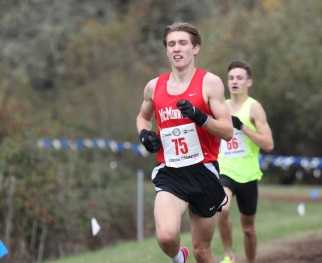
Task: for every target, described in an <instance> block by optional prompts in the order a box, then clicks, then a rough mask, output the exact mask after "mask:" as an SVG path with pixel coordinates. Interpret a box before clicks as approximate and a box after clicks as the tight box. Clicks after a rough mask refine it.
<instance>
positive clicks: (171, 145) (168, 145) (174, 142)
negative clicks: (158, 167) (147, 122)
mask: <svg viewBox="0 0 322 263" xmlns="http://www.w3.org/2000/svg"><path fill="white" fill-rule="evenodd" d="M160 137H161V141H162V146H163V150H164V160H165V163H166V165H167V166H169V167H175V168H178V167H184V166H188V165H192V164H196V163H199V162H201V161H202V160H203V159H204V155H203V152H202V149H201V145H200V141H199V137H198V134H197V129H196V125H195V124H194V123H189V124H184V125H179V126H175V127H170V128H164V129H161V130H160Z"/></svg>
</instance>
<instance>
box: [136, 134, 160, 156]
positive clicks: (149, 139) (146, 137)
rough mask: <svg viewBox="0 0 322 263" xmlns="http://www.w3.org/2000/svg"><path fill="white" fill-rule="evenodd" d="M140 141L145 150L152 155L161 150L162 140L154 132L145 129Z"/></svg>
mask: <svg viewBox="0 0 322 263" xmlns="http://www.w3.org/2000/svg"><path fill="white" fill-rule="evenodd" d="M139 139H140V142H141V143H142V144H143V145H144V147H145V149H146V150H147V151H148V152H150V153H155V152H157V151H159V149H160V148H161V141H160V138H159V136H158V135H157V134H156V133H155V132H154V131H148V130H146V129H143V130H142V131H141V132H140V135H139Z"/></svg>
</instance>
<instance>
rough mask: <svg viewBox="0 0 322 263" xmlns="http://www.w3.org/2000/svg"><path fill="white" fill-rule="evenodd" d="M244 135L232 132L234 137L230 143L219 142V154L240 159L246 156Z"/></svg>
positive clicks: (235, 131)
mask: <svg viewBox="0 0 322 263" xmlns="http://www.w3.org/2000/svg"><path fill="white" fill-rule="evenodd" d="M244 136H245V135H244V134H243V132H241V131H239V130H236V129H235V130H234V136H233V138H232V139H231V140H230V141H228V142H227V141H225V140H221V142H220V153H221V154H222V155H223V156H225V157H231V158H234V157H242V156H244V155H246V147H245V141H244Z"/></svg>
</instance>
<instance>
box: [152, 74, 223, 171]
mask: <svg viewBox="0 0 322 263" xmlns="http://www.w3.org/2000/svg"><path fill="white" fill-rule="evenodd" d="M206 73H207V72H206V71H205V70H203V69H197V70H196V71H195V73H194V76H193V78H192V80H191V82H190V84H189V87H188V88H187V89H186V90H185V91H184V92H183V93H182V94H179V95H171V94H169V93H168V92H167V81H168V79H169V77H170V73H169V72H168V73H163V74H161V75H160V76H159V79H158V81H157V84H156V87H155V90H154V97H153V107H154V112H155V118H156V124H157V132H158V133H159V134H160V138H161V141H162V147H161V149H160V150H159V151H158V153H157V155H156V159H157V161H158V162H159V163H165V164H166V165H167V166H169V167H176V168H178V167H184V166H188V165H192V164H196V163H200V162H203V163H209V162H212V161H215V160H217V156H218V151H219V143H220V140H219V138H218V137H216V136H214V135H212V134H210V133H209V132H208V131H207V130H206V129H204V128H202V127H198V126H197V125H196V124H195V123H194V122H193V121H191V120H190V119H189V118H187V117H183V116H182V114H181V112H180V110H179V109H178V108H177V106H176V103H177V101H179V100H181V99H186V100H189V101H190V102H191V103H192V104H193V105H194V106H195V107H197V108H199V109H200V110H201V111H202V112H204V113H206V114H208V115H212V113H211V111H210V108H209V106H208V105H207V104H206V103H205V101H204V99H203V96H202V83H203V78H204V76H205V75H206Z"/></svg>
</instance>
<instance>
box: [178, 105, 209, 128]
mask: <svg viewBox="0 0 322 263" xmlns="http://www.w3.org/2000/svg"><path fill="white" fill-rule="evenodd" d="M177 107H178V109H179V110H180V111H181V114H182V116H183V117H188V118H189V119H190V120H192V121H193V122H195V123H196V124H197V125H198V126H202V125H204V124H205V122H206V121H207V119H208V115H207V114H205V113H203V112H202V111H200V110H199V109H198V108H197V107H195V106H193V105H192V103H191V102H190V101H188V100H179V101H178V102H177Z"/></svg>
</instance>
